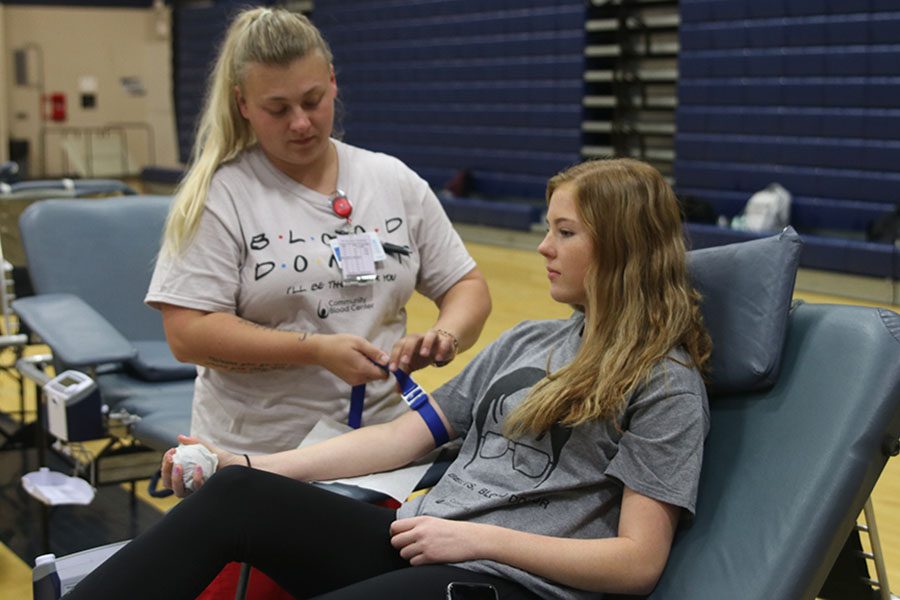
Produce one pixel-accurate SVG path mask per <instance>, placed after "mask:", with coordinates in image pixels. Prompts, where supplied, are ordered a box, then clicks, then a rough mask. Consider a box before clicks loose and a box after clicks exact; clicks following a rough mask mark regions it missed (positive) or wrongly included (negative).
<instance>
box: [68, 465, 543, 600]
mask: <svg viewBox="0 0 900 600" xmlns="http://www.w3.org/2000/svg"><path fill="white" fill-rule="evenodd" d="M395 518H396V513H395V511H393V510H391V509H388V508H384V507H380V506H374V505H371V504H366V503H363V502H359V501H357V500H353V499H350V498H345V497H343V496H339V495H337V494H334V493H331V492H328V491H325V490H322V489H319V488H317V487H315V486H311V485H308V484H305V483H301V482H298V481H294V480H292V479H288V478H286V477H281V476H279V475H273V474H271V473H266V472H264V471H258V470H255V469H248V468H245V467H228V468H225V469H223V470H222V471H221V472H219V473H217V474H216V476H215V477H212V478H211V479H210V480H209V481H208V482H207V483H206V485H204V486H203V488H201V490H200V491H198V492H197V493H196V494H192V495H191V496H189V497H188V498H186V499H184V500H182V501H181V502H179V503H178V505H177V506H176V507H175V508H173V509H172V510H171V511H170V512H169V514H167V515H166V516H165V518H163V519H162V520H160V521H159V522H158V523H156V524H155V525H154V526H153V527H151V528H150V529H149V530H147V531H146V532H145V533H144V534H143V535H141V536H139V537H137V538H136V539H135V540H134V541H132V542H131V543H130V544H128V545H126V546H125V547H124V548H122V549H121V550H120V551H119V552H117V553H116V554H115V555H114V556H112V557H111V558H110V559H109V560H107V561H106V562H105V563H103V564H102V565H101V566H100V567H98V568H97V569H95V570H94V571H93V572H92V573H91V574H90V575H88V576H87V577H86V578H85V579H84V580H83V581H82V582H81V583H80V584H79V585H78V587H77V588H75V589H74V590H73V591H72V592H71V593H70V594H69V595H67V596H66V597H67V598H71V599H73V600H77V599H80V598H90V599H93V600H96V599H98V598H126V597H127V598H167V599H174V598H194V597H196V596H197V595H198V594H199V593H200V592H201V591H203V589H204V588H206V586H207V585H208V584H209V582H210V581H212V580H213V579H214V578H215V577H216V575H217V574H218V573H219V571H221V570H222V567H224V566H225V565H226V564H227V563H229V562H232V561H235V562H247V563H250V564H251V565H253V566H254V567H256V568H257V569H259V570H260V571H263V572H264V573H265V574H266V575H268V576H269V577H271V578H272V579H274V580H275V581H276V582H278V584H279V585H280V586H282V587H283V588H284V589H285V590H287V591H288V592H290V593H291V594H293V595H294V596H295V597H297V598H311V597H322V598H329V599H332V600H338V599H340V600H344V599H351V598H359V599H373V598H374V599H377V598H424V599H433V600H442V599H443V598H444V597H445V589H446V586H447V584H448V583H449V582H451V581H465V582H484V583H490V584H492V585H494V587H495V588H497V590H498V591H499V592H500V597H501V598H503V599H504V600H506V599H507V598H511V599H512V598H515V599H519V598H521V599H529V600H531V599H534V598H537V596H535V595H533V594H531V593H530V592H528V591H527V590H525V589H524V588H522V587H521V586H519V585H518V584H516V583H513V582H511V581H509V580H507V579H503V578H500V577H496V576H491V575H486V574H481V573H475V572H473V571H467V570H465V569H460V568H458V567H453V566H448V565H429V566H420V567H410V565H409V563H408V562H407V561H406V560H404V559H403V558H401V557H400V554H399V552H397V551H396V550H395V549H394V548H393V547H392V546H391V544H390V533H389V529H390V524H391V522H392V521H394V519H395Z"/></svg>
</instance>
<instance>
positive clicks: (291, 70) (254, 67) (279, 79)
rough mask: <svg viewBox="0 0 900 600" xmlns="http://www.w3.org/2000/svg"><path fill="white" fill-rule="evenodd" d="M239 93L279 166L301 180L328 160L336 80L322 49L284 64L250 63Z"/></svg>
mask: <svg viewBox="0 0 900 600" xmlns="http://www.w3.org/2000/svg"><path fill="white" fill-rule="evenodd" d="M235 95H236V98H237V102H238V106H239V107H240V110H241V115H243V117H244V118H245V119H247V121H248V122H249V123H250V127H251V128H253V132H254V133H255V134H256V137H257V139H258V140H259V145H260V147H261V148H262V150H263V152H265V153H266V156H267V157H268V158H269V160H271V161H272V163H273V164H274V165H275V166H276V167H278V168H279V169H281V170H282V171H284V172H285V173H286V174H287V175H289V176H290V177H293V178H294V179H297V180H302V179H303V177H304V176H305V175H306V174H307V173H309V172H310V170H311V169H318V168H321V167H322V166H323V165H324V164H326V163H327V161H328V160H329V156H330V145H331V142H330V137H331V130H332V127H333V125H334V99H335V96H336V95H337V84H336V83H335V79H334V70H333V69H332V68H331V66H330V65H329V64H328V62H327V61H326V60H325V59H324V58H322V56H321V55H320V54H319V53H318V52H310V53H309V54H307V55H306V56H304V57H303V58H298V59H297V60H295V61H293V62H292V63H290V64H289V65H287V66H285V67H282V66H278V65H264V64H260V63H253V64H251V65H249V66H248V67H247V69H246V71H245V73H244V80H243V82H242V85H241V86H238V87H236V88H235Z"/></svg>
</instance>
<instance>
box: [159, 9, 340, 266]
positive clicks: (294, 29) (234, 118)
mask: <svg viewBox="0 0 900 600" xmlns="http://www.w3.org/2000/svg"><path fill="white" fill-rule="evenodd" d="M310 52H319V53H320V54H321V56H322V57H323V58H324V59H325V61H326V62H327V63H328V65H329V66H331V65H332V62H333V56H332V54H331V49H330V48H329V47H328V43H327V42H326V41H325V39H324V38H323V37H322V34H321V33H320V32H319V30H318V29H316V27H315V26H314V25H313V24H312V23H311V22H310V21H309V19H307V18H306V17H305V16H303V15H301V14H299V13H295V12H290V11H287V10H284V9H279V8H251V9H247V10H244V11H242V12H240V13H238V14H237V15H236V16H235V18H234V19H233V20H232V22H231V25H230V26H229V27H228V31H227V32H226V34H225V39H224V40H223V42H222V45H221V47H220V49H219V56H218V58H217V59H216V62H215V65H214V67H213V70H212V73H211V74H210V77H209V81H208V83H207V90H206V97H205V101H204V107H203V112H202V114H201V117H200V121H199V125H198V127H197V132H196V136H195V141H194V148H193V152H192V155H191V163H190V168H189V169H188V172H187V174H186V175H185V177H184V179H183V180H182V182H181V184H180V185H179V186H178V189H177V190H176V192H175V200H174V202H173V204H172V208H171V210H170V211H169V216H168V219H167V221H166V229H165V233H164V237H163V243H164V246H165V247H166V248H167V249H168V250H169V251H171V252H173V253H175V254H177V253H179V252H180V251H181V250H182V249H183V248H184V247H185V246H186V244H187V242H188V241H190V239H191V238H192V237H193V235H194V233H195V232H196V231H197V226H198V224H199V222H200V216H201V215H202V214H203V207H204V206H205V205H206V196H207V194H208V193H209V185H210V182H211V181H212V178H213V175H214V174H215V172H216V170H217V169H218V168H219V166H221V165H222V164H223V163H226V162H228V161H230V160H233V159H234V158H236V157H237V156H238V155H239V154H240V153H241V152H243V151H244V150H245V149H247V148H248V147H250V146H252V145H253V144H255V143H256V136H255V134H254V133H253V129H251V127H250V125H249V123H247V121H246V120H245V119H244V118H243V116H242V115H241V111H240V108H239V107H238V103H237V99H236V97H235V93H234V89H235V86H240V85H242V82H243V78H244V75H245V72H246V69H247V67H248V65H251V64H254V63H255V64H263V65H277V66H282V67H284V66H288V65H290V64H291V63H292V62H293V61H295V60H297V59H300V58H304V57H305V56H307V55H308V54H309V53H310Z"/></svg>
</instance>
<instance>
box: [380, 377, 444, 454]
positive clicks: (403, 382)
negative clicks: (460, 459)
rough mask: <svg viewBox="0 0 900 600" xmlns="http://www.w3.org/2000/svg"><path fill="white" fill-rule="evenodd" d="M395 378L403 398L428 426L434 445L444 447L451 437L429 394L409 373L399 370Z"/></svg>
mask: <svg viewBox="0 0 900 600" xmlns="http://www.w3.org/2000/svg"><path fill="white" fill-rule="evenodd" d="M394 377H396V378H397V383H398V384H400V394H401V395H402V396H403V399H404V400H405V401H406V403H407V404H408V405H409V407H410V408H411V409H413V410H414V411H416V412H417V413H419V416H420V417H422V420H423V421H425V425H427V426H428V430H429V431H431V436H432V437H433V438H434V445H435V446H442V445H444V444H446V443H447V442H448V441H449V440H450V435H449V434H448V433H447V428H446V427H444V423H443V422H442V421H441V418H440V417H439V416H438V414H437V411H436V410H434V407H433V406H431V403H430V402H428V394H426V393H425V391H424V390H422V388H420V387H419V384H418V383H416V382H415V381H413V378H412V377H410V376H409V375H408V374H407V373H404V372H403V371H401V370H399V369H398V370H396V371H394Z"/></svg>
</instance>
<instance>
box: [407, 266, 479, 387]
mask: <svg viewBox="0 0 900 600" xmlns="http://www.w3.org/2000/svg"><path fill="white" fill-rule="evenodd" d="M434 303H435V304H436V305H437V307H438V318H437V321H435V323H434V325H433V326H432V327H431V329H429V330H428V331H426V332H425V333H410V334H409V335H406V336H405V337H403V338H401V339H400V340H398V341H397V343H395V344H394V347H393V349H392V350H391V360H390V368H391V370H395V369H397V368H400V369H402V370H403V371H406V372H411V371H415V370H416V369H421V368H422V367H425V366H427V365H430V364H431V363H436V364H438V365H442V364H446V363H448V362H450V361H451V360H453V359H454V358H455V357H456V355H457V353H459V352H462V351H464V350H467V349H469V348H471V347H472V345H473V344H474V343H475V342H476V341H477V340H478V336H479V335H480V334H481V329H482V328H483V327H484V323H485V321H487V318H488V315H489V314H490V313H491V295H490V292H489V291H488V286H487V282H486V281H485V279H484V276H483V275H482V274H481V271H479V270H478V268H477V267H475V268H473V269H472V270H471V271H469V272H468V273H466V274H465V275H463V276H462V277H461V278H460V279H459V280H457V282H456V283H454V284H453V285H452V286H451V287H450V289H448V290H447V291H446V292H444V293H443V294H441V295H440V296H439V297H438V298H436V299H435V300H434Z"/></svg>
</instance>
